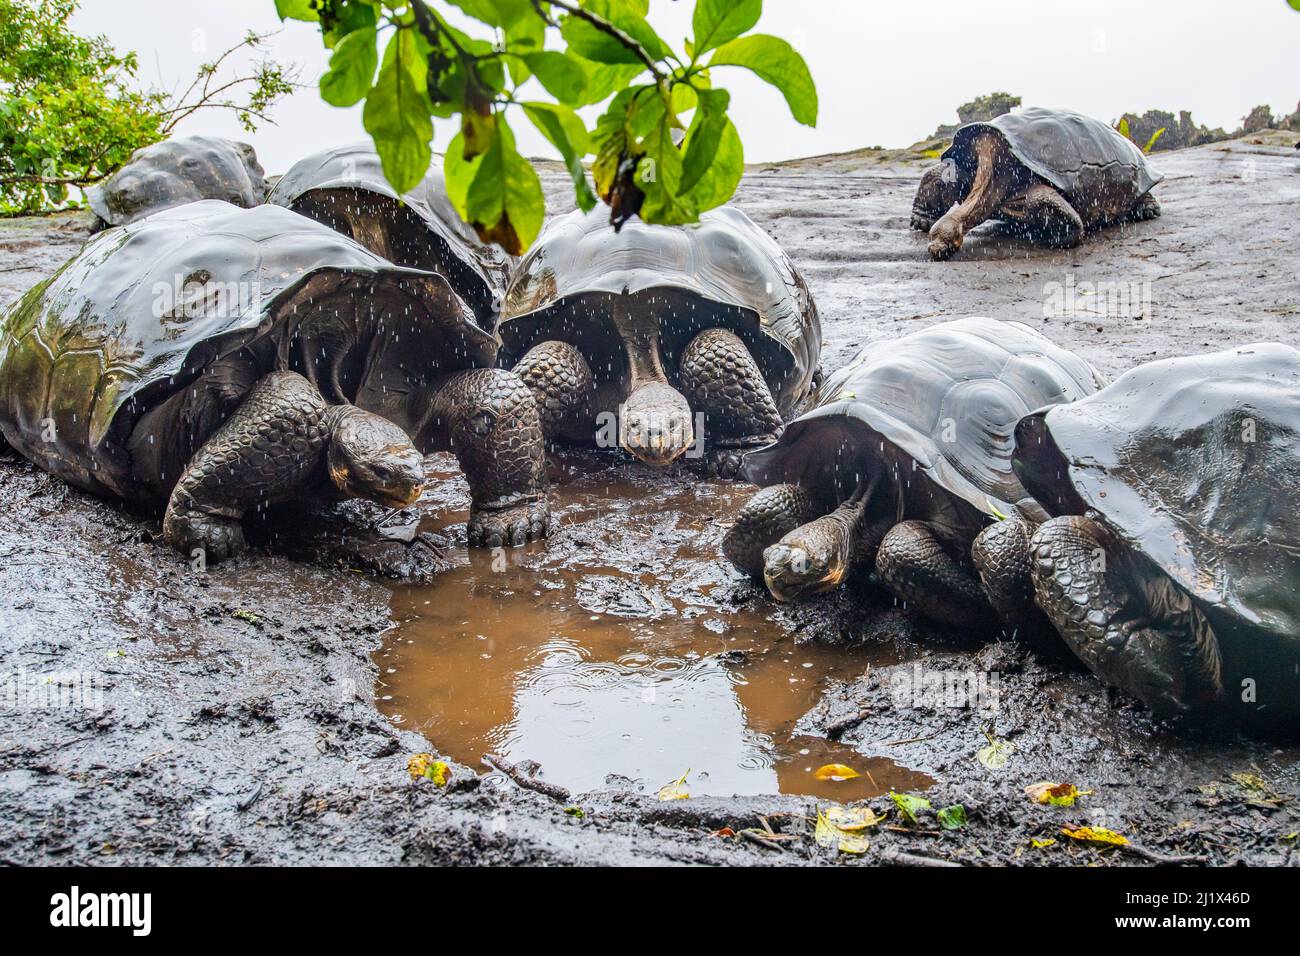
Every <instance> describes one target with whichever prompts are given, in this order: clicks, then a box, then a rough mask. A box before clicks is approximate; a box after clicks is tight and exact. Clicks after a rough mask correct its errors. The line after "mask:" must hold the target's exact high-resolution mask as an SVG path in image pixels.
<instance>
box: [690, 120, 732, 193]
mask: <svg viewBox="0 0 1300 956" xmlns="http://www.w3.org/2000/svg"><path fill="white" fill-rule="evenodd" d="M744 174H745V147H744V146H743V145H741V142H740V134H739V133H738V132H737V131H736V127H735V124H733V123H732V122H731V120H727V123H726V126H725V127H724V128H723V130H722V138H721V139H720V140H719V142H718V151H717V152H716V153H715V154H714V156H713V162H712V163H710V164H709V168H708V169H707V170H705V173H704V175H703V176H702V177H700V181H699V182H698V183H696V184H695V187H694V188H693V189H691V191H690V200H691V205H692V206H694V207H695V211H696V212H697V213H701V212H707V211H708V210H710V209H714V208H716V207H718V206H721V205H723V204H724V203H727V202H729V201H730V200H731V197H732V196H734V195H735V194H736V187H738V186H739V185H740V180H741V177H743V176H744Z"/></svg>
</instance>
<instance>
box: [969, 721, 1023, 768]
mask: <svg viewBox="0 0 1300 956" xmlns="http://www.w3.org/2000/svg"><path fill="white" fill-rule="evenodd" d="M984 736H985V737H987V738H988V741H989V745H988V746H987V747H981V748H980V749H979V752H978V753H976V754H975V757H976V759H978V760H979V762H980V763H982V764H983V765H984V766H986V767H988V768H989V769H990V770H1001V769H1002V768H1003V767H1005V766H1006V765H1007V761H1008V760H1009V759H1011V755H1012V754H1013V753H1015V752H1016V745H1015V744H1013V743H1011V741H1009V740H998V739H997V738H996V737H994V736H993V735H992V734H991V733H989V732H988V731H987V730H986V731H984Z"/></svg>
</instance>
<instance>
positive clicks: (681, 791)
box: [659, 767, 691, 800]
mask: <svg viewBox="0 0 1300 956" xmlns="http://www.w3.org/2000/svg"><path fill="white" fill-rule="evenodd" d="M690 772H691V770H690V768H689V767H687V768H686V773H684V774H682V775H681V776H680V777H678V778H677V779H676V780H674V781H673V782H672V783H670V784H665V785H664V786H662V787H660V788H659V799H660V800H688V799H690V796H691V792H690V790H688V789H686V778H687V777H688V776H689V775H690Z"/></svg>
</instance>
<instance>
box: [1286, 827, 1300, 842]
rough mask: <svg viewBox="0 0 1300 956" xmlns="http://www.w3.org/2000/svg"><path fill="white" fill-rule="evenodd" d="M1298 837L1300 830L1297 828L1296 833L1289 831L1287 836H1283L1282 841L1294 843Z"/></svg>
mask: <svg viewBox="0 0 1300 956" xmlns="http://www.w3.org/2000/svg"><path fill="white" fill-rule="evenodd" d="M1296 837H1300V830H1297V831H1296V832H1295V833H1288V834H1287V835H1286V836H1284V837H1283V838H1282V842H1283V843H1294V842H1295V840H1296Z"/></svg>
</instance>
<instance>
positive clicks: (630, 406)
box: [618, 381, 695, 465]
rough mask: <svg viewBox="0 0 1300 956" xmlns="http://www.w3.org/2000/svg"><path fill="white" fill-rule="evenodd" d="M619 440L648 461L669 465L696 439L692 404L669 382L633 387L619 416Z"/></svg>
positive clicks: (647, 383) (638, 456)
mask: <svg viewBox="0 0 1300 956" xmlns="http://www.w3.org/2000/svg"><path fill="white" fill-rule="evenodd" d="M618 442H619V444H620V445H622V446H623V448H624V449H625V450H626V451H627V452H628V453H629V454H631V455H634V456H635V457H637V458H639V459H640V460H641V461H643V462H645V463H646V464H648V465H666V464H668V463H669V462H671V461H673V460H675V459H677V458H679V457H681V456H682V455H683V454H684V453H685V452H686V451H687V449H689V448H690V447H691V445H693V444H694V443H695V430H694V428H693V426H692V424H691V406H690V403H688V402H687V401H686V396H684V395H683V394H682V393H681V392H679V391H677V389H675V388H673V387H672V386H671V385H669V384H668V383H667V382H655V381H650V382H646V383H644V384H642V385H639V386H637V387H636V388H635V389H633V391H632V394H631V395H629V396H628V398H627V401H626V402H624V403H623V407H622V409H620V414H619V417H618Z"/></svg>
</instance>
